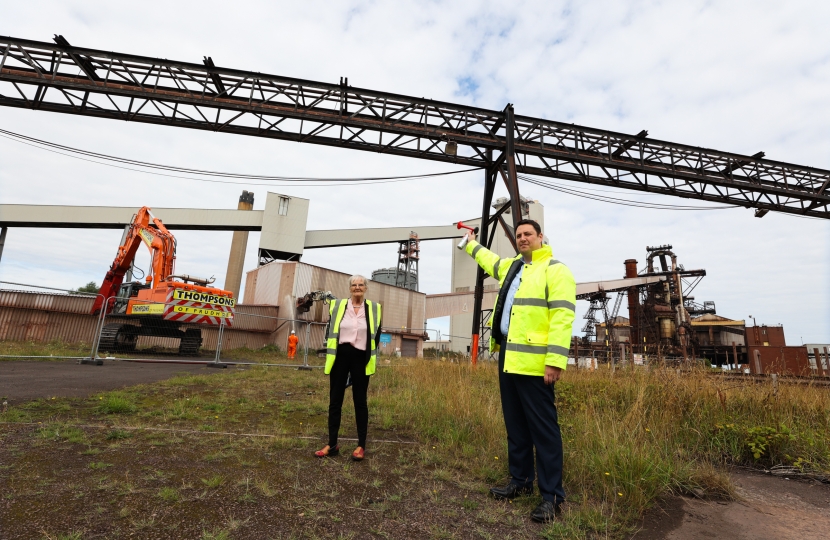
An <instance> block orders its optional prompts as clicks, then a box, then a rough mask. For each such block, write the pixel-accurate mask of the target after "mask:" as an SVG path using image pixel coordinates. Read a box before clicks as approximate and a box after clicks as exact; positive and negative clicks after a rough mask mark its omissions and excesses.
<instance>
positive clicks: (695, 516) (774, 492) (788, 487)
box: [633, 471, 830, 540]
mask: <svg viewBox="0 0 830 540" xmlns="http://www.w3.org/2000/svg"><path fill="white" fill-rule="evenodd" d="M732 481H733V483H734V484H735V487H736V491H737V495H738V497H739V499H738V500H737V501H733V502H725V501H702V500H698V499H688V498H680V497H676V498H673V499H669V500H666V501H663V503H662V504H661V507H660V508H655V509H652V510H651V511H650V512H649V513H648V514H646V516H645V518H644V520H643V528H642V530H641V531H640V532H638V533H637V534H636V535H635V536H634V537H633V538H635V539H637V540H641V539H643V540H644V539H660V540H686V539H692V540H694V539H704V538H705V539H708V538H729V539H747V540H749V539H752V540H789V539H799V540H825V539H827V538H830V485H826V484H821V483H818V482H803V481H797V480H787V479H784V478H778V477H773V476H770V475H768V474H763V473H756V472H750V471H734V472H733V473H732Z"/></svg>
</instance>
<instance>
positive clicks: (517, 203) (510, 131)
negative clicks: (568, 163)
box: [504, 104, 522, 238]
mask: <svg viewBox="0 0 830 540" xmlns="http://www.w3.org/2000/svg"><path fill="white" fill-rule="evenodd" d="M504 120H505V124H507V130H506V133H505V135H506V137H505V139H506V141H505V142H506V145H505V150H504V151H505V163H506V165H507V178H505V183H506V184H507V192H508V194H509V195H510V211H511V212H512V214H513V238H515V237H516V227H517V226H518V223H519V221H521V219H522V200H521V198H520V197H519V178H518V176H517V175H516V145H515V128H516V122H515V120H514V117H513V105H512V104H508V105H507V107H505V109H504Z"/></svg>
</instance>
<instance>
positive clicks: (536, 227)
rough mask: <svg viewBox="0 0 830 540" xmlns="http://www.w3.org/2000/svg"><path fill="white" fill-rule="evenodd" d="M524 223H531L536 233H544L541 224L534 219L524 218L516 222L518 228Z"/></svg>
mask: <svg viewBox="0 0 830 540" xmlns="http://www.w3.org/2000/svg"><path fill="white" fill-rule="evenodd" d="M522 225H530V226H531V227H533V229H534V230H535V231H536V234H542V227H541V225H539V222H537V221H535V220H533V219H523V220H521V221H520V222H518V223H517V224H516V230H517V231H518V230H519V227H521V226H522Z"/></svg>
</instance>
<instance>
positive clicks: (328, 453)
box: [314, 444, 362, 457]
mask: <svg viewBox="0 0 830 540" xmlns="http://www.w3.org/2000/svg"><path fill="white" fill-rule="evenodd" d="M339 453H340V445H339V444H338V445H337V446H335V447H334V448H332V447H331V446H329V445H326V446H324V447H323V449H322V450H317V451H316V452H314V455H315V456H317V457H332V456H336V455H338V454H339ZM361 455H362V454H361Z"/></svg>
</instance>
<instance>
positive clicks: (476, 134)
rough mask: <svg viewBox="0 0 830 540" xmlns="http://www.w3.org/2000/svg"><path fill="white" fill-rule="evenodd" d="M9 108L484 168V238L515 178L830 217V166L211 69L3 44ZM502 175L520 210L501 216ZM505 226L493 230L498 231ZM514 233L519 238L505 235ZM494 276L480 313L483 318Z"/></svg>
mask: <svg viewBox="0 0 830 540" xmlns="http://www.w3.org/2000/svg"><path fill="white" fill-rule="evenodd" d="M0 52H2V58H0V105H4V106H7V107H18V108H25V109H34V110H43V111H51V112H61V113H67V114H78V115H84V116H92V117H97V118H109V119H113V120H124V121H130V122H143V123H149V124H159V125H168V126H178V127H185V128H192V129H202V130H209V131H221V132H225V133H236V134H240V135H250V136H255V137H266V138H272V139H281V140H288V141H296V142H306V143H312V144H322V145H327V146H337V147H342V148H350V149H354V150H366V151H371V152H378V153H385V154H394V155H398V156H405V157H412V158H420V159H428V160H433V161H441V162H446V163H454V164H458V165H464V166H472V167H479V168H481V169H483V170H484V172H485V190H484V200H483V201H482V231H481V238H482V239H483V240H484V241H485V243H488V244H489V242H488V241H487V240H488V239H489V238H491V237H492V230H491V229H490V226H491V225H493V224H494V223H496V222H497V221H498V222H501V223H502V224H504V220H503V218H502V217H501V213H503V212H504V211H505V210H506V209H508V208H510V210H511V215H512V220H513V224H514V226H515V222H516V221H518V220H519V219H521V209H520V204H521V203H520V197H519V186H518V178H517V174H520V173H521V174H530V175H536V176H542V177H549V178H557V179H564V180H570V181H573V182H581V183H588V184H596V185H603V186H609V187H614V188H623V189H629V190H634V191H640V192H649V193H658V194H663V195H671V196H675V197H682V198H686V199H697V200H702V201H709V202H716V203H723V204H728V205H735V206H742V207H746V208H754V209H756V211H755V215H756V216H758V217H761V216H763V215H764V214H766V213H767V212H769V211H775V212H784V213H788V214H796V215H800V216H808V217H815V218H825V219H827V218H830V193H828V186H830V171H827V170H823V169H817V168H813V167H805V166H801V165H794V164H790V163H783V162H779V161H773V160H768V159H764V154H763V152H759V153H757V154H755V155H752V156H746V155H741V154H735V153H731V152H722V151H718V150H710V149H704V148H699V147H696V146H689V145H684V144H678V143H672V142H667V141H660V140H656V139H651V138H649V137H648V133H647V132H646V131H641V132H640V133H637V134H633V135H632V134H625V133H617V132H613V131H606V130H601V129H594V128H588V127H583V126H577V125H573V124H566V123H562V122H556V121H553V120H546V119H543V118H532V117H528V116H521V115H517V114H515V112H514V109H513V106H512V105H508V106H507V107H505V109H504V110H501V111H497V110H490V109H483V108H479V107H470V106H466V105H458V104H454V103H447V102H442V101H434V100H430V99H424V98H416V97H411V96H404V95H400V94H393V93H389V92H379V91H375V90H367V89H363V88H355V87H353V86H350V85H349V84H348V79H341V80H340V83H339V84H330V83H322V82H316V81H307V80H302V79H294V78H290V77H282V76H278V75H269V74H264V73H256V72H252V71H242V70H238V69H230V68H223V67H218V66H216V65H215V64H214V62H213V60H212V59H211V58H210V57H205V58H204V60H203V62H202V63H201V64H198V63H190V62H179V61H175V60H166V59H161V58H150V57H145V56H137V55H132V54H123V53H116V52H108V51H102V50H96V49H88V48H83V47H75V46H72V45H70V44H69V43H68V42H67V40H66V39H65V38H64V37H63V36H55V38H54V43H50V42H42V41H32V40H26V39H18V38H13V37H0ZM499 177H501V178H502V179H503V180H504V182H505V184H506V186H507V189H508V192H509V194H510V205H509V206H504V207H502V208H501V210H500V211H499V212H497V214H498V215H497V216H491V215H490V207H491V203H492V197H493V191H494V189H495V185H496V182H497V181H498V178H499ZM494 228H495V227H493V229H494ZM510 232H511V231H509V230H508V234H510ZM482 283H483V274H482V273H480V274H479V282H478V286H477V287H476V289H477V294H476V305H475V309H474V321H477V320H478V316H477V314H478V313H479V311H480V298H481V290H482Z"/></svg>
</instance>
